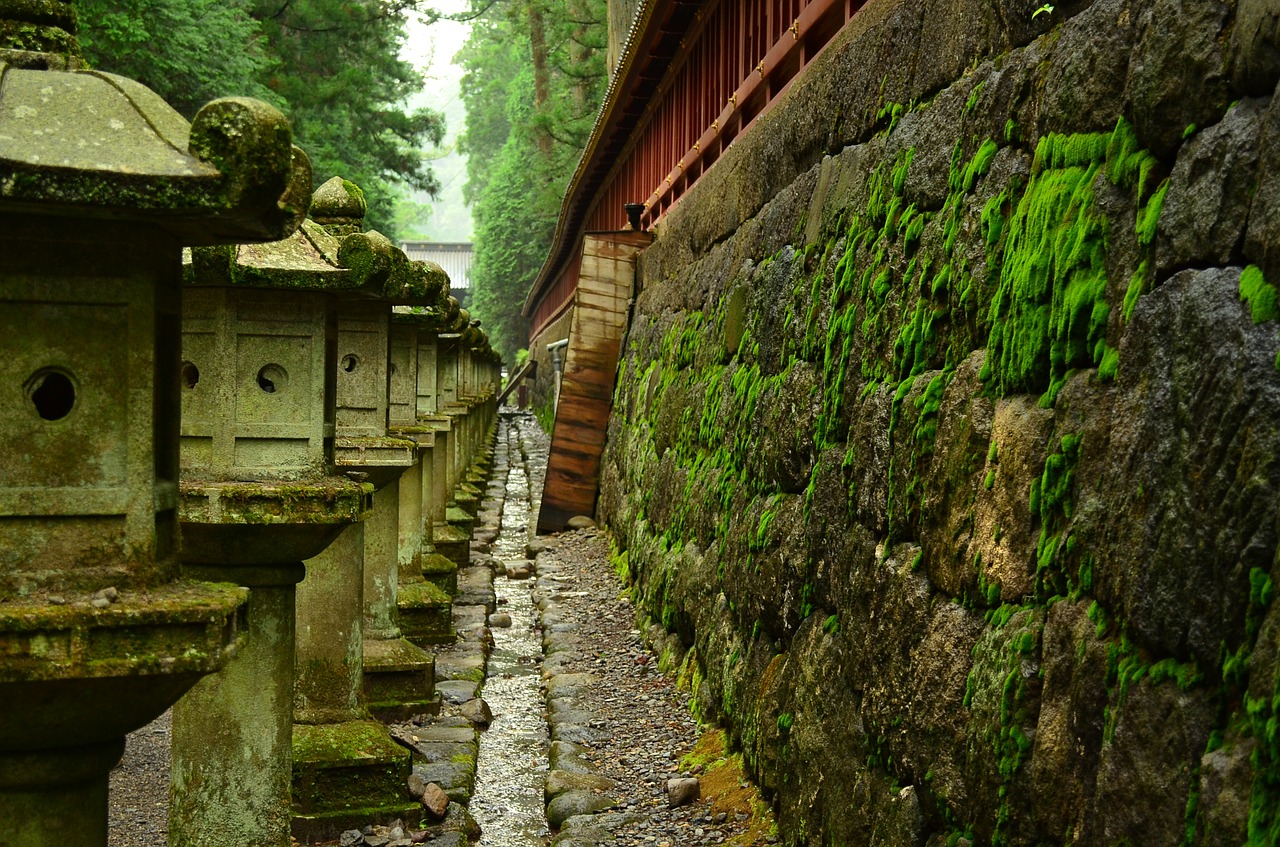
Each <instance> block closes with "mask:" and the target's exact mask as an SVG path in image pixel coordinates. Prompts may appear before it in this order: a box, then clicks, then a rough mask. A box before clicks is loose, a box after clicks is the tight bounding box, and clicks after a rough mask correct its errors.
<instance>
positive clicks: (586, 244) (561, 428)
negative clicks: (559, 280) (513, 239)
mask: <svg viewBox="0 0 1280 847" xmlns="http://www.w3.org/2000/svg"><path fill="white" fill-rule="evenodd" d="M648 241H649V238H648V237H647V236H645V235H643V234H641V233H630V232H628V233H607V234H603V233H602V234H595V235H588V236H586V237H585V238H584V239H583V246H582V254H581V257H580V262H579V263H578V268H579V273H578V278H577V280H576V291H575V294H574V308H573V318H572V321H571V326H570V328H569V346H568V348H567V349H566V350H565V361H564V372H563V375H562V377H561V382H560V402H559V406H558V407H557V410H556V420H555V425H554V427H553V429H552V435H551V455H550V457H549V458H548V462H547V475H546V480H545V482H544V484H543V492H542V508H541V510H540V511H539V514H538V531H539V532H556V531H559V530H561V529H564V524H565V521H567V520H568V519H569V518H570V517H573V516H574V515H592V514H594V513H595V500H596V491H597V487H598V485H599V474H600V457H601V454H602V453H603V452H604V443H605V438H606V431H607V429H608V424H609V413H610V407H611V405H612V402H613V391H614V376H615V374H616V373H617V369H618V357H619V355H620V352H621V347H622V336H623V334H624V333H625V331H626V321H627V306H628V301H629V299H630V297H631V291H632V286H633V282H634V276H635V261H634V257H635V254H636V253H638V252H639V251H640V249H642V248H643V247H644V246H645V245H646V244H647V243H648Z"/></svg>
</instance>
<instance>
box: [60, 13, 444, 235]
mask: <svg viewBox="0 0 1280 847" xmlns="http://www.w3.org/2000/svg"><path fill="white" fill-rule="evenodd" d="M411 5H412V3H409V2H395V3H388V2H383V0H81V2H80V4H79V9H80V33H79V37H80V42H81V46H82V48H83V50H84V52H85V55H86V58H88V59H89V61H90V62H91V63H92V64H93V65H94V66H95V67H98V68H101V69H102V70H107V71H112V72H115V73H119V74H123V75H126V76H129V77H132V78H133V79H137V80H138V81H140V82H142V83H144V84H146V85H147V86H149V87H150V88H152V89H153V90H154V91H156V92H157V93H158V94H160V95H161V96H162V97H164V98H165V99H166V100H168V101H169V102H170V103H171V104H172V105H173V106H174V107H175V108H176V109H178V111H180V112H182V113H183V114H184V115H186V116H187V117H188V118H190V117H192V116H193V115H194V114H195V112H196V110H198V109H199V108H200V106H201V105H203V104H204V103H206V102H207V101H209V100H212V99H214V98H215V97H223V96H229V95H250V96H255V97H260V98H262V99H265V100H267V101H269V102H271V103H273V104H275V105H276V106H278V107H280V108H281V109H282V110H283V111H284V112H285V113H286V114H287V115H288V116H289V119H290V121H291V123H292V124H293V130H294V138H295V140H296V141H297V143H298V145H299V146H301V147H302V148H303V149H304V150H306V151H307V154H308V155H309V156H310V157H311V162H312V166H313V168H314V171H315V179H316V182H315V184H316V185H319V184H320V183H321V182H323V181H324V180H326V179H328V178H329V177H331V176H335V175H340V176H343V177H345V178H347V179H350V180H352V181H353V182H355V183H357V184H358V185H360V186H361V187H362V188H364V189H365V191H366V197H367V198H368V200H369V216H368V224H369V226H370V227H372V228H376V229H380V230H382V231H383V232H385V233H386V234H387V235H389V236H392V237H395V236H396V234H397V233H396V231H395V206H396V202H397V200H398V199H399V197H400V196H401V195H402V194H404V193H405V189H406V188H413V189H418V190H422V191H426V192H427V193H429V194H430V193H433V192H434V191H435V190H436V188H437V187H438V185H437V183H436V181H435V178H434V176H433V174H432V172H431V167H430V164H429V162H428V160H427V158H426V157H425V156H423V154H422V153H421V150H422V149H423V148H424V147H426V146H428V145H434V144H439V142H440V140H441V139H442V138H443V136H444V120H443V118H442V117H441V116H440V115H439V114H438V113H436V112H432V111H430V110H418V111H415V112H412V113H409V112H406V109H405V105H404V104H405V101H406V99H407V97H408V96H409V94H411V93H412V92H414V91H416V90H417V89H418V88H419V87H421V85H422V78H421V77H420V75H419V74H418V73H417V72H416V71H415V70H414V68H413V67H412V66H411V65H409V64H408V63H407V62H404V61H402V60H401V59H400V58H399V54H400V47H401V45H402V43H403V40H404V30H405V19H404V14H405V10H406V9H407V8H409V7H410V6H411Z"/></svg>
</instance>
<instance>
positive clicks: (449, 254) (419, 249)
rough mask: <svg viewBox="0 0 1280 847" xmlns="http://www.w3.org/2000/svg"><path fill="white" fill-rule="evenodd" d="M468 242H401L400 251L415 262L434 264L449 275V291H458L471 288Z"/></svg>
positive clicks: (470, 249) (470, 252)
mask: <svg viewBox="0 0 1280 847" xmlns="http://www.w3.org/2000/svg"><path fill="white" fill-rule="evenodd" d="M473 247H474V245H472V243H471V242H470V241H466V242H460V241H402V242H400V249H401V250H403V251H404V252H405V255H407V256H408V257H409V258H410V259H412V260H413V261H415V262H423V261H427V262H435V263H436V264H437V265H439V266H440V267H442V268H444V272H445V273H447V274H448V275H449V289H450V290H451V291H459V290H463V291H465V290H466V289H469V288H470V287H471V256H472V254H473V252H474V250H473Z"/></svg>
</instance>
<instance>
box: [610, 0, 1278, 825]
mask: <svg viewBox="0 0 1280 847" xmlns="http://www.w3.org/2000/svg"><path fill="white" fill-rule="evenodd" d="M1038 7H1039V4H1034V3H1029V2H1015V0H986V1H984V0H959V2H945V3H944V2H934V1H933V0H872V2H870V3H869V4H868V5H867V7H866V8H865V9H864V10H863V11H862V12H861V13H860V14H859V16H858V17H857V18H856V19H855V20H854V22H853V23H851V24H850V25H849V27H847V28H846V30H845V32H844V33H842V34H841V35H840V36H839V38H838V39H837V41H836V42H834V43H833V45H832V46H831V47H830V48H829V49H828V51H827V52H826V53H825V54H824V55H823V56H822V57H820V58H819V60H818V61H817V62H816V63H815V64H814V65H813V66H811V67H810V69H809V71H808V72H807V73H806V75H805V76H804V77H802V78H801V79H800V80H798V81H797V83H796V84H795V85H794V86H793V88H792V90H791V91H790V92H789V94H788V95H787V97H786V99H785V100H784V101H783V102H782V103H781V105H779V106H778V107H776V108H775V109H774V110H773V111H771V112H769V113H767V114H766V115H765V116H764V117H763V118H762V119H761V120H760V122H759V124H758V125H757V128H756V129H755V130H754V131H753V132H752V133H750V134H748V135H747V136H745V137H743V138H742V139H740V140H739V141H738V142H737V143H736V144H735V145H734V146H733V147H732V148H730V150H729V151H727V152H726V154H725V155H724V156H723V157H722V159H721V160H720V161H719V162H718V163H717V164H716V166H715V167H714V168H713V169H712V170H711V171H709V172H708V174H707V175H706V176H704V178H703V179H702V180H701V182H700V183H699V184H698V185H697V186H695V187H694V189H693V190H692V191H691V192H690V193H689V194H688V195H686V197H685V199H683V200H682V201H681V203H680V204H679V205H678V206H677V207H676V208H675V209H674V210H672V212H670V213H669V214H668V215H667V216H666V218H665V219H664V221H663V222H662V223H661V224H660V225H659V227H658V232H657V240H656V242H655V243H654V245H653V246H652V247H651V248H649V249H648V250H647V251H646V252H645V253H643V254H642V256H641V261H640V271H639V274H640V279H639V289H640V293H639V295H638V298H637V302H636V308H635V318H634V322H633V325H632V327H631V330H630V335H629V337H628V341H627V346H626V349H625V351H624V360H623V364H622V366H621V370H620V380H619V386H618V389H617V393H616V396H615V404H614V414H613V418H612V420H611V423H610V431H609V442H608V446H607V450H606V457H605V465H604V468H603V474H602V487H601V501H600V511H601V514H602V516H603V517H604V518H605V519H606V520H607V522H608V523H609V524H610V526H611V527H612V528H613V530H614V531H615V533H616V534H617V537H618V543H619V546H620V557H619V561H620V564H621V565H623V566H625V567H626V568H628V569H629V570H630V572H631V574H632V576H633V578H634V579H635V581H636V586H637V588H636V593H637V595H638V597H639V598H640V600H641V602H642V605H643V607H644V608H645V610H646V611H647V612H648V613H649V614H650V615H651V616H652V617H653V618H654V619H655V620H657V621H660V622H661V623H662V624H663V625H665V626H666V627H667V628H668V629H670V630H672V631H673V632H675V633H677V634H678V635H679V638H680V640H681V641H682V642H683V644H684V645H685V646H686V647H687V648H689V649H690V654H689V662H690V664H689V666H688V667H689V671H690V673H691V675H692V679H693V684H694V686H695V689H696V695H697V703H698V708H699V709H701V710H702V711H703V712H704V713H706V714H707V715H709V716H712V717H717V718H719V719H720V720H722V721H723V722H725V723H726V724H727V725H728V726H729V727H730V730H731V734H732V736H733V737H734V738H735V739H736V743H737V744H739V745H740V746H741V748H742V750H743V751H744V753H745V758H746V760H747V763H748V765H749V767H750V768H751V769H752V771H753V773H754V775H755V776H756V778H757V779H758V780H759V781H760V783H761V784H762V785H763V786H764V788H765V789H766V791H767V792H769V793H770V794H771V795H772V796H773V797H774V798H775V800H776V803H777V805H778V807H779V811H780V827H781V834H782V840H783V842H784V843H786V844H790V845H870V844H875V845H888V846H889V847H905V845H925V846H926V847H940V845H957V844H965V843H969V844H993V845H1040V844H1064V843H1065V844H1088V845H1122V844H1130V845H1145V844H1153V845H1154V844H1162V845H1163V844H1167V845H1193V844H1195V845H1199V844H1206V845H1208V844H1214V845H1217V844H1222V845H1228V844H1230V845H1240V844H1249V845H1264V844H1266V845H1274V844H1277V843H1278V842H1280V730H1278V729H1277V723H1278V721H1280V604H1277V603H1274V602H1273V596H1274V594H1275V593H1276V589H1275V585H1276V583H1277V582H1280V570H1278V568H1277V557H1276V554H1277V539H1278V537H1280V536H1278V531H1280V530H1278V527H1277V514H1278V508H1277V507H1278V506H1280V459H1278V456H1277V453H1278V451H1280V356H1278V355H1277V354H1278V353H1280V323H1278V322H1277V317H1278V316H1280V307H1278V306H1277V291H1276V287H1275V285H1276V283H1280V101H1275V102H1273V97H1274V90H1275V87H1276V83H1277V81H1278V80H1280V46H1278V45H1280V39H1278V38H1277V26H1278V21H1280V12H1278V11H1277V8H1276V6H1275V4H1274V3H1268V2H1264V0H1236V2H1215V0H1197V2H1178V1H1177V0H1094V2H1092V3H1090V2H1073V3H1059V4H1057V5H1056V7H1053V8H1051V9H1046V10H1045V11H1043V12H1038Z"/></svg>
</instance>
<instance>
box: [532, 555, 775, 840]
mask: <svg viewBox="0 0 1280 847" xmlns="http://www.w3.org/2000/svg"><path fill="white" fill-rule="evenodd" d="M541 543H543V544H545V545H547V546H548V547H549V548H550V549H548V550H547V552H545V553H541V554H540V555H539V556H538V558H537V562H538V574H539V591H541V592H544V593H547V592H549V591H553V590H554V591H555V594H554V595H553V600H554V602H552V603H548V602H546V600H544V601H543V605H544V606H545V607H547V608H548V611H547V612H546V613H545V614H544V626H545V627H546V628H547V629H549V630H551V631H552V635H551V636H549V640H550V641H551V642H552V643H555V644H556V645H557V651H556V652H555V653H554V654H553V655H551V656H550V657H548V659H547V666H548V668H547V669H548V671H549V672H553V673H555V674H591V676H593V677H594V678H595V682H594V683H593V684H591V685H590V686H588V687H587V688H586V689H585V690H584V691H582V692H581V693H579V694H576V695H575V696H574V698H573V699H574V702H573V707H574V708H575V709H581V710H584V711H586V712H588V713H590V714H592V715H594V716H595V717H594V719H593V720H590V721H589V727H590V729H594V730H597V732H595V733H590V734H589V739H591V741H590V743H584V746H586V747H587V748H588V754H587V759H588V760H589V761H590V762H591V763H592V764H593V765H595V766H596V769H597V771H598V772H599V773H600V774H602V775H604V776H606V777H608V778H609V779H611V780H613V781H614V782H615V783H616V787H615V789H614V790H612V791H611V792H609V794H610V795H611V796H613V797H615V798H617V799H618V801H619V802H618V803H617V804H616V805H615V806H614V807H613V809H612V810H609V811H606V812H605V813H604V814H601V815H598V816H597V817H598V818H599V819H600V825H599V827H598V829H599V830H601V831H599V832H598V834H597V835H596V836H595V837H593V838H583V839H582V840H581V841H573V842H571V843H573V844H574V845H576V844H579V843H584V844H585V843H597V844H614V845H636V846H637V847H655V846H656V847H686V845H697V844H735V845H755V844H769V843H774V842H775V841H776V840H777V838H776V835H775V834H774V829H773V824H772V819H771V818H770V816H769V815H768V814H767V812H764V808H763V805H762V804H761V803H759V801H758V797H757V796H756V795H755V793H754V791H753V790H752V789H749V788H748V789H746V790H743V786H742V785H741V783H742V774H741V770H740V762H739V761H738V760H736V759H733V758H730V759H729V760H727V761H721V759H722V756H723V749H722V746H720V745H719V742H720V741H722V735H721V734H720V733H712V734H711V736H709V737H702V732H701V731H700V729H699V727H698V725H697V723H696V722H695V721H694V719H693V717H692V714H691V712H690V709H689V694H688V693H687V692H685V691H683V690H679V689H678V688H677V686H676V684H675V679H674V677H673V676H672V675H668V674H664V673H660V672H658V671H657V664H658V657H657V656H656V655H655V653H654V652H653V650H652V649H650V647H649V646H647V645H646V644H645V641H644V638H643V635H642V633H641V632H640V630H638V629H636V615H635V609H634V607H633V606H632V604H631V601H630V599H629V597H628V596H627V593H626V591H625V590H624V586H623V585H622V583H620V581H619V580H618V578H617V576H616V575H615V573H614V570H613V566H612V564H611V563H610V561H609V540H608V535H607V533H604V532H597V531H596V530H590V529H589V530H580V531H577V532H568V533H564V534H561V535H559V536H553V537H550V538H547V539H544V540H542V542H541ZM550 580H554V584H555V588H554V589H553V588H552V584H551V582H550ZM556 635H563V636H564V637H562V638H556V637H555V636H556ZM578 720H579V722H580V720H581V719H578ZM700 737H702V741H703V743H702V744H701V745H699V744H698V742H699V739H700ZM695 746H697V754H696V755H694V756H692V757H690V754H693V753H695ZM690 758H692V759H693V760H696V762H697V763H696V764H695V763H694V762H693V761H690ZM704 760H705V761H704ZM717 762H718V763H719V766H718V767H717V766H716V763H717ZM708 771H710V772H708ZM693 776H700V777H702V800H701V801H699V802H695V803H693V804H692V805H687V806H682V807H679V808H674V809H672V808H669V804H668V796H667V781H668V780H671V779H677V778H688V777H693ZM726 778H727V779H726ZM725 788H727V789H729V790H727V791H726V790H724V789H725ZM574 829H575V827H566V832H567V833H568V832H573V831H574ZM606 835H607V836H609V838H608V839H606V838H605V837H604V836H606ZM565 843H570V842H567V841H566V842H565Z"/></svg>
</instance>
